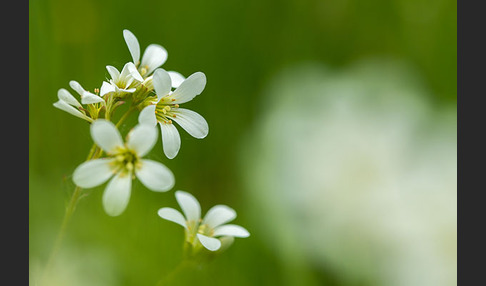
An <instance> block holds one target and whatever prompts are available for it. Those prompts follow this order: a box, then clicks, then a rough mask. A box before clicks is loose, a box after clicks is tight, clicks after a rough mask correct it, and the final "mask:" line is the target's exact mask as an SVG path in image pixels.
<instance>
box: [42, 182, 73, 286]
mask: <svg viewBox="0 0 486 286" xmlns="http://www.w3.org/2000/svg"><path fill="white" fill-rule="evenodd" d="M80 195H81V188H80V187H78V186H76V188H75V189H74V192H73V195H72V197H71V200H70V201H69V205H68V206H67V208H66V212H65V214H64V218H63V220H62V224H61V228H60V230H59V233H58V234H57V237H56V241H55V243H54V247H53V248H52V251H51V254H50V256H49V259H48V260H47V264H46V267H45V270H44V276H43V279H42V282H44V280H45V275H46V274H47V273H49V272H50V270H51V267H52V263H53V261H54V257H55V256H56V254H57V252H58V251H59V248H60V247H61V242H62V239H63V238H64V233H65V230H66V228H67V225H68V223H69V220H70V219H71V216H72V214H73V213H74V210H75V209H76V204H77V202H78V199H79V197H80ZM41 285H42V284H41Z"/></svg>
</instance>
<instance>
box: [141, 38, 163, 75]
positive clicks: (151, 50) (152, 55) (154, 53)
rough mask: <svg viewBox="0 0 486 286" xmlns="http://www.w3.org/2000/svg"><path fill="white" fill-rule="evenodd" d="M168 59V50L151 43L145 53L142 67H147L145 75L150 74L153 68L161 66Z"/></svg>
mask: <svg viewBox="0 0 486 286" xmlns="http://www.w3.org/2000/svg"><path fill="white" fill-rule="evenodd" d="M166 60H167V51H166V50H165V49H164V47H162V46H161V45H157V44H151V45H149V46H148V47H147V48H146V49H145V52H144V53H143V57H142V63H141V64H140V67H141V68H146V69H147V72H146V74H145V76H147V75H149V74H150V73H151V72H152V71H153V70H155V69H156V68H158V67H160V66H161V65H163V64H164V63H165V61H166Z"/></svg>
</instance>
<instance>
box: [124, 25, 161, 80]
mask: <svg viewBox="0 0 486 286" xmlns="http://www.w3.org/2000/svg"><path fill="white" fill-rule="evenodd" d="M123 37H124V38H125V42H126V43H127V46H128V50H129V51H130V54H131V55H132V59H133V63H134V64H135V66H136V67H137V68H138V71H139V72H140V74H141V75H142V77H144V78H146V77H147V76H149V75H150V74H151V73H152V72H153V71H154V70H155V69H156V68H158V67H160V66H161V65H163V64H164V63H165V61H166V60H167V51H166V50H165V49H164V47H162V46H161V45H157V44H150V45H149V46H148V47H147V48H146V49H145V52H144V53H143V57H142V62H140V44H139V43H138V40H137V38H136V37H135V35H134V34H133V33H132V32H130V31H129V30H126V29H125V30H123Z"/></svg>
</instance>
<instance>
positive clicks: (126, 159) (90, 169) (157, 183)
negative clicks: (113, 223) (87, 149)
mask: <svg viewBox="0 0 486 286" xmlns="http://www.w3.org/2000/svg"><path fill="white" fill-rule="evenodd" d="M91 136H92V137H93V140H94V141H95V143H96V144H97V145H98V146H99V147H100V148H101V149H103V150H104V151H105V152H106V153H107V155H108V157H106V158H101V159H94V160H90V161H87V162H84V163H82V164H81V165H79V166H78V167H77V168H76V170H75V171H74V174H73V181H74V183H75V184H76V185H78V186H80V187H82V188H92V187H95V186H98V185H101V184H103V183H104V182H106V181H107V180H108V179H109V178H111V177H113V178H112V179H111V180H110V182H109V183H108V185H107V186H106V188H105V192H104V194H103V206H104V209H105V211H106V213H107V214H109V215H111V216H116V215H120V214H121V213H122V212H123V211H124V210H125V208H126V206H127V204H128V201H129V199H130V191H131V185H132V179H133V178H134V177H135V175H136V177H137V178H138V179H139V180H140V181H141V182H142V184H143V185H145V186H146V187H147V188H149V189H150V190H152V191H156V192H165V191H168V190H170V189H171V188H172V187H173V186H174V182H175V180H174V175H173V174H172V172H171V171H170V170H169V169H168V168H167V167H166V166H165V165H163V164H161V163H159V162H156V161H152V160H149V159H142V157H143V156H144V155H146V154H147V153H148V152H149V151H150V150H151V149H152V147H153V146H154V144H155V142H156V141H157V129H155V128H153V127H151V126H148V125H137V126H135V127H134V128H133V129H132V130H131V131H130V132H129V133H128V135H127V142H126V143H123V140H122V138H121V135H120V133H119V132H118V129H116V127H115V125H114V124H113V123H112V122H110V121H107V120H104V119H98V120H96V121H94V122H93V123H92V124H91Z"/></svg>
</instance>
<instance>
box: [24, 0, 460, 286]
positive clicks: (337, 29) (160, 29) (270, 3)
mask: <svg viewBox="0 0 486 286" xmlns="http://www.w3.org/2000/svg"><path fill="white" fill-rule="evenodd" d="M456 11H457V7H456V1H450V0H427V1H415V0H414V1H410V0H392V1H385V0H369V1H357V0H345V1H334V0H333V1H326V0H322V1H319V0H301V1H290V0H283V1H275V0H259V1H255V0H249V1H238V2H237V1H220V0H206V1H202V0H188V1H180V2H177V1H176V2H174V1H126V0H119V1H93V0H83V1H81V0H73V1H60V0H51V1H49V0H32V1H29V92H30V95H29V188H30V191H29V246H30V248H29V253H30V254H29V256H30V274H31V276H30V280H31V282H34V281H35V279H36V277H38V275H39V271H41V269H42V265H43V263H44V262H45V260H46V259H47V256H48V254H49V252H50V250H51V247H52V244H53V241H54V239H55V236H56V234H57V231H58V228H59V226H60V224H61V220H62V217H63V214H64V207H65V206H66V203H67V201H68V199H69V197H70V194H71V192H72V191H73V189H74V184H73V182H72V180H71V174H72V172H73V170H74V169H75V168H76V167H77V166H78V165H79V164H80V163H81V162H82V161H83V160H84V159H85V157H86V156H87V153H88V151H89V148H90V147H91V144H92V140H91V137H90V135H89V125H88V124H87V123H86V122H85V121H83V120H80V119H78V118H75V117H73V116H71V115H69V114H67V113H65V112H63V111H60V110H58V109H56V108H54V107H53V106H52V104H53V103H54V102H55V101H57V91H58V89H59V88H66V89H69V90H70V88H69V85H68V83H69V81H70V80H76V81H78V82H80V83H81V84H82V85H83V87H85V88H86V89H89V90H93V89H94V88H96V87H100V86H101V82H102V81H103V80H105V79H106V78H107V77H108V76H109V75H108V73H107V71H106V68H105V66H106V65H113V66H115V67H117V68H118V69H121V68H122V67H123V65H124V64H125V63H126V62H128V61H131V56H130V53H129V51H128V48H127V47H126V44H125V42H124V39H123V36H122V30H123V29H129V30H131V31H132V32H133V33H134V34H135V35H136V36H137V38H138V40H139V42H140V45H141V51H142V53H143V51H144V49H145V47H146V46H147V45H149V44H151V43H157V44H160V45H162V46H164V47H165V48H166V49H167V51H168V54H169V56H168V60H167V62H166V63H165V64H164V65H163V66H162V67H163V68H164V69H166V70H176V71H178V72H180V73H182V74H183V75H185V76H188V75H190V74H191V73H193V72H196V71H202V72H204V73H205V74H206V76H207V85H206V88H205V90H204V91H203V93H202V94H201V95H199V96H198V97H196V98H195V99H194V100H193V101H191V102H189V103H187V105H186V107H187V108H189V109H192V110H194V111H197V112H198V113H200V114H201V115H203V116H204V117H205V118H206V120H207V121H208V123H209V126H210V131H209V135H208V137H207V138H205V139H203V140H198V139H195V138H192V137H191V136H190V135H188V134H187V133H186V132H185V131H182V129H181V128H179V131H180V134H181V141H182V145H181V151H180V152H179V154H178V156H177V157H176V158H175V159H173V160H169V159H167V158H166V157H165V156H164V155H163V153H162V146H161V140H160V139H159V140H158V143H157V144H156V146H155V148H154V149H153V150H152V152H151V153H150V154H149V157H150V158H152V159H155V160H158V161H161V162H162V163H164V164H165V165H167V166H168V167H169V168H170V169H171V170H172V171H173V172H174V174H175V177H176V185H175V188H174V189H173V190H171V191H169V192H167V193H154V192H151V191H149V190H147V189H146V188H144V187H143V186H142V185H141V184H140V183H139V182H138V181H135V183H134V186H133V191H132V196H131V199H130V203H129V205H128V208H127V210H126V211H125V212H124V213H123V214H122V215H121V216H119V217H109V216H107V215H106V214H105V213H104V211H103V209H102V205H101V195H102V191H103V189H104V185H102V186H100V187H97V188H93V189H90V190H86V196H84V197H83V199H82V200H81V201H80V203H79V204H78V206H77V209H76V212H75V213H74V216H73V218H72V220H71V222H70V225H69V227H68V230H67V233H66V237H65V240H64V242H63V246H62V248H61V251H60V253H59V256H58V260H57V262H56V263H57V264H56V265H57V266H56V267H57V268H56V269H57V270H56V271H55V273H56V274H55V275H53V276H52V277H51V278H50V279H51V282H50V285H127V286H128V285H155V283H156V281H158V280H159V279H160V278H161V277H163V276H164V275H166V274H167V273H168V272H170V271H171V269H173V268H174V267H175V266H176V265H177V264H178V262H179V260H180V258H181V254H182V249H181V247H180V246H181V243H182V240H183V229H182V228H181V227H180V226H178V225H176V224H173V223H170V222H167V221H165V220H162V219H161V218H159V217H158V216H157V215H156V211H157V210H158V209H159V208H160V207H164V206H170V207H175V208H179V207H178V206H177V203H176V201H175V198H174V191H175V190H178V189H180V190H185V191H187V192H190V193H192V194H194V195H195V196H196V197H197V198H198V199H199V201H200V203H201V205H202V209H203V213H204V212H206V211H207V210H208V209H209V208H210V207H211V206H213V205H215V204H227V205H229V206H231V207H233V208H234V209H235V210H236V211H237V212H238V217H237V218H236V220H235V221H234V223H236V224H239V225H242V226H244V227H246V228H247V229H248V230H249V231H250V233H251V236H250V237H249V238H246V239H236V240H235V243H234V245H233V246H231V248H229V249H228V250H227V251H226V252H224V253H223V254H222V255H221V256H220V257H218V258H217V259H215V260H214V261H212V262H211V263H209V264H208V265H205V266H204V267H203V268H202V269H194V270H192V271H190V272H189V273H190V275H182V276H181V277H178V278H177V280H179V282H180V284H181V285H189V284H192V283H196V282H197V283H198V284H203V285H377V284H373V283H370V282H369V281H365V280H359V279H358V280H351V281H350V280H349V279H347V278H346V277H347V276H348V273H346V272H342V271H341V272H339V271H336V270H335V269H336V268H334V267H333V266H332V265H328V264H326V263H320V264H319V263H316V262H310V260H309V261H308V260H307V259H306V258H302V257H301V256H300V255H301V254H300V253H293V254H292V255H295V257H292V255H290V256H282V255H280V254H279V251H278V249H277V250H276V249H275V248H273V247H272V245H271V244H272V243H271V239H270V240H269V239H263V237H266V238H268V237H272V230H271V228H268V227H267V226H268V225H272V224H282V223H285V221H284V222H282V221H279V220H278V218H276V217H267V216H265V214H264V213H255V212H256V211H257V210H259V209H257V208H254V202H255V200H254V196H255V195H249V192H248V186H249V184H247V182H245V181H246V180H248V177H245V176H243V175H242V174H241V173H242V168H243V169H245V167H244V166H247V165H248V164H247V165H245V164H246V163H244V162H243V163H242V160H241V159H240V158H241V157H242V156H247V157H248V156H249V157H250V158H251V153H250V154H249V155H242V154H247V153H242V149H244V148H245V146H242V145H252V144H253V142H252V140H251V135H248V134H253V133H252V132H254V130H255V128H256V126H258V125H259V121H258V120H259V118H260V117H261V116H262V114H264V113H265V112H266V111H267V110H269V109H271V108H272V101H271V100H268V98H270V95H269V93H270V92H269V91H268V90H269V89H268V85H269V84H270V83H274V82H275V77H278V75H279V74H281V73H282V72H283V71H287V70H292V69H293V67H294V66H298V65H300V64H311V65H317V66H325V67H326V69H328V70H331V71H341V70H343V69H346V68H348V67H349V66H352V65H353V64H355V63H356V62H360V61H361V60H366V59H368V58H379V59H382V60H381V61H382V62H391V63H394V62H400V63H404V65H406V66H407V67H409V69H410V70H412V72H411V73H412V74H413V77H414V78H415V79H416V81H418V82H420V86H422V87H423V89H424V90H426V92H423V93H422V94H421V98H422V99H423V100H426V101H427V102H428V104H430V105H431V106H432V109H434V110H440V109H442V108H455V106H456V86H457V80H456V75H457V73H456V60H457V57H456V52H457V48H456V39H457V35H456ZM377 70H380V68H379V67H378V68H377ZM284 81H285V84H287V85H289V81H290V84H291V86H292V82H291V81H292V77H290V78H286V79H285V80H284ZM274 84H275V83H274ZM299 84H300V82H299V81H298V80H296V82H295V83H293V86H299ZM404 85H405V86H406V85H407V82H405V83H404ZM272 98H275V96H274V97H272ZM276 98H277V99H276V100H278V96H276ZM295 102H296V107H298V106H299V104H302V103H303V102H302V101H299V94H295ZM411 117H413V116H411ZM452 121H454V120H452ZM135 123H136V117H135V116H133V117H131V118H130V119H129V120H128V121H127V123H126V124H124V125H123V126H122V127H121V132H122V134H123V135H124V134H126V133H127V132H128V129H129V128H130V127H132V126H133V125H134V124H135ZM447 124H449V123H447ZM454 124H455V122H452V123H450V126H454ZM248 137H250V138H248ZM243 161H244V160H243ZM247 161H248V160H247ZM250 164H251V163H250ZM242 165H243V167H241V166H242ZM249 168H251V166H250V167H249ZM256 196H258V194H256ZM283 227H285V226H283ZM316 227H321V226H316ZM322 227H326V226H325V225H324V226H322ZM273 239H274V240H279V239H281V238H280V237H278V236H275V237H273ZM323 243H325V242H324V241H323ZM289 260H290V261H289ZM293 260H295V261H300V262H299V263H296V264H294V263H292V261H293ZM302 261H304V262H302ZM329 263H330V264H332V261H330V262H329ZM346 271H348V270H346ZM349 271H350V272H352V271H353V270H352V269H351V270H349ZM357 272H359V270H357ZM349 275H352V274H349ZM33 285H35V284H33ZM397 285H399V284H397ZM450 285H453V284H450Z"/></svg>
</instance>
